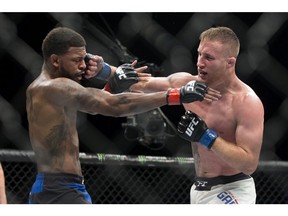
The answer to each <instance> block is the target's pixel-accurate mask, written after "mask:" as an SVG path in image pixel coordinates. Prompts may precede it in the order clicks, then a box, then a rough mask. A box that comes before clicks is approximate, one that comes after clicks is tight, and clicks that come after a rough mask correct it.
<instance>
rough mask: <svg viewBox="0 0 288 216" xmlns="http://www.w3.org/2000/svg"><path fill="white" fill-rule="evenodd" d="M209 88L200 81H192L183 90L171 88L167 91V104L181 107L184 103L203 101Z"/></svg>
mask: <svg viewBox="0 0 288 216" xmlns="http://www.w3.org/2000/svg"><path fill="white" fill-rule="evenodd" d="M207 89H208V86H207V85H206V84H205V83H202V82H199V81H195V80H194V81H190V82H188V83H187V84H186V85H185V86H182V87H181V88H171V89H168V91H167V97H166V98H167V104H168V105H179V104H182V103H191V102H194V101H202V100H203V99H204V96H205V94H206V93H207Z"/></svg>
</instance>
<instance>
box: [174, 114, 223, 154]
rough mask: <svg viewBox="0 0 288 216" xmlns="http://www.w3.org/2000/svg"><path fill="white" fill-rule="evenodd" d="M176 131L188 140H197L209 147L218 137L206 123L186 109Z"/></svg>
mask: <svg viewBox="0 0 288 216" xmlns="http://www.w3.org/2000/svg"><path fill="white" fill-rule="evenodd" d="M177 131H178V134H179V136H180V137H182V138H183V139H185V140H188V141H190V142H199V143H200V144H202V145H203V146H205V147H206V148H207V149H210V148H211V147H212V145H213V143H214V141H215V139H216V138H217V137H218V135H217V133H216V132H215V131H213V130H212V129H210V128H208V127H207V125H206V123H205V122H204V121H203V120H202V119H201V118H200V117H199V116H197V115H196V114H195V113H193V112H192V111H190V110H188V111H186V112H185V115H183V116H182V117H181V120H180V121H179V123H178V126H177Z"/></svg>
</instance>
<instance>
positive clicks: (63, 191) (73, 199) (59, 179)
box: [29, 173, 92, 204]
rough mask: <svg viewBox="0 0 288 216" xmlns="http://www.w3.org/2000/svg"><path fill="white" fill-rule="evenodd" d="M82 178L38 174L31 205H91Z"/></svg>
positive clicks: (59, 174) (30, 198) (30, 196)
mask: <svg viewBox="0 0 288 216" xmlns="http://www.w3.org/2000/svg"><path fill="white" fill-rule="evenodd" d="M91 203H92V201H91V197H90V195H89V194H88V192H87V191H86V188H85V185H84V179H83V177H82V176H78V175H73V174H67V173H38V174H37V176H36V180H35V182H34V184H33V186H32V189H31V192H30V194H29V204H91Z"/></svg>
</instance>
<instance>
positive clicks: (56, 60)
mask: <svg viewBox="0 0 288 216" xmlns="http://www.w3.org/2000/svg"><path fill="white" fill-rule="evenodd" d="M50 61H51V64H52V65H53V66H54V67H56V68H58V67H59V61H60V59H59V56H58V55H56V54H52V55H51V56H50Z"/></svg>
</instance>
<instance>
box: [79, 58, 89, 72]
mask: <svg viewBox="0 0 288 216" xmlns="http://www.w3.org/2000/svg"><path fill="white" fill-rule="evenodd" d="M87 66H88V63H87V65H86V62H85V60H84V59H83V60H82V61H81V64H80V67H79V68H80V69H81V70H85V69H86V67H87Z"/></svg>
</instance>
